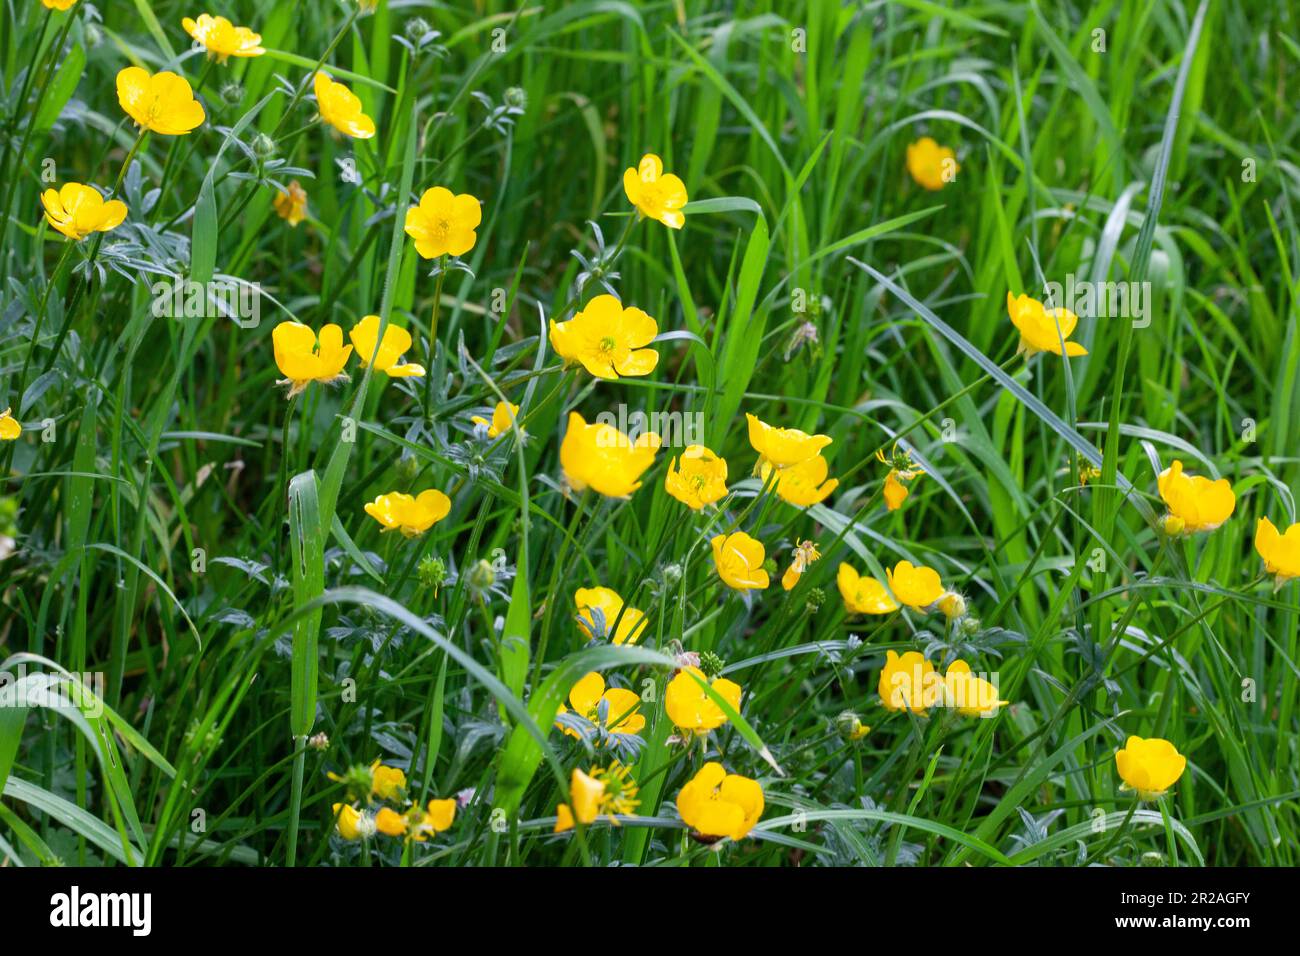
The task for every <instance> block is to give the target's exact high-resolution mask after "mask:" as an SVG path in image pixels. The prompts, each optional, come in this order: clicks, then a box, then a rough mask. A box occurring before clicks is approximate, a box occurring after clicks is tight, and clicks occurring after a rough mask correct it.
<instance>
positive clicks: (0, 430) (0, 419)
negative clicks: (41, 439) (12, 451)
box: [0, 408, 23, 441]
mask: <svg viewBox="0 0 1300 956" xmlns="http://www.w3.org/2000/svg"><path fill="white" fill-rule="evenodd" d="M11 411H12V409H8V408H6V409H5V410H4V411H3V412H0V441H17V440H18V436H19V435H21V434H22V433H23V426H22V425H20V424H19V423H18V419H16V418H14V417H13V415H11V414H10V412H11Z"/></svg>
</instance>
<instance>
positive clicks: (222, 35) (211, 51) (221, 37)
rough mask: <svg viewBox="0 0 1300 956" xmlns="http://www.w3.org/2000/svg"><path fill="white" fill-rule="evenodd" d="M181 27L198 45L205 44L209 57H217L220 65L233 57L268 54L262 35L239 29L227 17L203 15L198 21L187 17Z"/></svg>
mask: <svg viewBox="0 0 1300 956" xmlns="http://www.w3.org/2000/svg"><path fill="white" fill-rule="evenodd" d="M181 26H183V27H184V28H185V32H186V33H188V34H189V35H190V36H192V37H193V38H194V41H195V42H196V43H201V44H203V46H204V48H205V49H207V51H208V56H210V57H216V60H217V62H218V63H225V62H226V60H227V59H228V58H230V57H232V56H235V57H250V56H261V55H262V54H263V53H265V52H266V50H264V49H263V48H262V34H260V33H254V32H253V31H252V30H250V29H248V27H237V26H235V25H234V24H233V23H231V22H230V21H229V20H227V19H226V18H225V17H212V16H208V14H206V13H203V14H200V15H199V18H198V19H197V20H191V19H190V18H189V17H186V18H185V19H183V20H182V21H181Z"/></svg>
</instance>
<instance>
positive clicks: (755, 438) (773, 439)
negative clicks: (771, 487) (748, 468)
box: [745, 414, 832, 468]
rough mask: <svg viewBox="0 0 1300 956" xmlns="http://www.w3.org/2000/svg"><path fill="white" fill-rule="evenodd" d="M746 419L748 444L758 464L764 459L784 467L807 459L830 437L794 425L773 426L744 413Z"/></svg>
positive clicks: (827, 442)
mask: <svg viewBox="0 0 1300 956" xmlns="http://www.w3.org/2000/svg"><path fill="white" fill-rule="evenodd" d="M745 419H746V420H747V421H748V422H749V444H750V445H751V446H752V447H753V449H754V451H756V452H758V455H759V466H760V467H761V466H762V465H763V464H764V463H767V464H771V465H775V466H776V467H777V468H786V467H788V466H790V465H797V464H799V463H800V462H803V461H807V460H808V459H809V458H812V457H813V456H815V455H818V454H820V453H821V450H822V449H823V448H825V447H826V446H827V445H829V444H830V443H831V441H832V439H831V438H830V436H829V435H809V434H808V433H807V432H802V431H800V430H799V429H797V428H776V427H774V426H772V425H769V424H767V423H766V422H764V421H761V420H760V419H758V418H757V417H755V416H754V415H750V414H746V415H745Z"/></svg>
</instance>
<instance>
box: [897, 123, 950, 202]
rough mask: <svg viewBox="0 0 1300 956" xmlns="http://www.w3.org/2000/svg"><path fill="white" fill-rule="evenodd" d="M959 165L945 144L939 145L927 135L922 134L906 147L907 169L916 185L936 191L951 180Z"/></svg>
mask: <svg viewBox="0 0 1300 956" xmlns="http://www.w3.org/2000/svg"><path fill="white" fill-rule="evenodd" d="M960 170H961V166H960V165H959V164H958V163H957V154H956V153H954V152H953V151H952V150H951V149H950V148H949V147H947V146H940V145H939V144H938V143H936V142H935V141H934V140H933V139H931V138H930V137H929V136H922V137H921V138H920V139H918V140H917V141H916V142H915V143H910V144H908V147H907V171H908V172H909V173H911V174H912V178H913V179H914V180H916V183H917V185H918V186H923V187H924V188H926V189H928V190H930V191H931V192H937V191H938V190H940V189H943V187H944V186H945V185H947V184H948V183H950V182H952V181H953V179H954V178H955V177H956V175H957V173H958V172H960Z"/></svg>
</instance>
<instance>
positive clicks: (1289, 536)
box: [0, 415, 1300, 587]
mask: <svg viewBox="0 0 1300 956" xmlns="http://www.w3.org/2000/svg"><path fill="white" fill-rule="evenodd" d="M16 434H17V433H15V436H16ZM3 437H5V435H4V416H3V415H0V438H3ZM1255 550H1256V551H1258V552H1259V556H1260V557H1261V558H1263V559H1264V570H1265V571H1267V572H1268V573H1269V574H1271V575H1273V578H1274V581H1275V583H1276V585H1277V587H1281V586H1282V585H1284V584H1286V583H1287V582H1288V581H1290V580H1291V579H1292V578H1295V577H1300V524H1293V525H1291V526H1290V527H1289V528H1287V529H1286V531H1285V532H1284V533H1282V534H1278V531H1277V528H1275V527H1273V522H1271V521H1269V520H1268V519H1267V518H1260V519H1259V523H1258V524H1256V525H1255Z"/></svg>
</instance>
